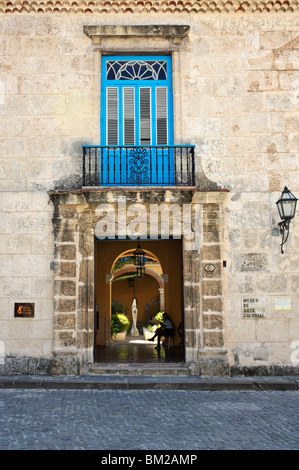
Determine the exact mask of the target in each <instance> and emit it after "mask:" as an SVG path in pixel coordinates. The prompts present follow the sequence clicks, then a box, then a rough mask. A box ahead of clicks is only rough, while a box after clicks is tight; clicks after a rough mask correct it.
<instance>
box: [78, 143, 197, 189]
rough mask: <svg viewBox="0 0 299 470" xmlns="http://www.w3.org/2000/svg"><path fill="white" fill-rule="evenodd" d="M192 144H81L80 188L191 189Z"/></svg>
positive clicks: (192, 170) (193, 181) (193, 163)
mask: <svg viewBox="0 0 299 470" xmlns="http://www.w3.org/2000/svg"><path fill="white" fill-rule="evenodd" d="M194 147H195V146H194V145H189V146H185V145H173V146H157V147H155V146H124V147H119V146H115V147H114V146H106V147H104V146H99V145H94V146H90V145H83V175H82V176H83V181H82V186H83V187H95V186H194V185H195V162H194Z"/></svg>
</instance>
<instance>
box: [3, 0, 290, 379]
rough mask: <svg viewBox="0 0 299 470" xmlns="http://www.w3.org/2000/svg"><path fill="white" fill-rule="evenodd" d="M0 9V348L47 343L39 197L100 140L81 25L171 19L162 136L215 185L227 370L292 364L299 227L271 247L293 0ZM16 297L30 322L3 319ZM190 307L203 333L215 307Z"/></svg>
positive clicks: (48, 280)
mask: <svg viewBox="0 0 299 470" xmlns="http://www.w3.org/2000/svg"><path fill="white" fill-rule="evenodd" d="M4 3H5V2H2V3H1V5H0V7H1V17H0V191H1V193H0V204H1V205H0V207H1V218H0V260H1V261H0V332H1V333H0V340H1V341H3V342H4V343H5V352H6V354H8V355H10V356H13V355H16V356H24V355H26V356H32V357H50V355H51V351H52V350H53V344H54V343H53V341H54V338H53V335H54V333H53V322H54V313H53V312H54V310H53V298H54V295H55V292H54V285H53V271H52V269H51V262H53V260H54V249H55V247H54V237H53V225H52V218H53V205H52V203H51V202H49V201H50V200H49V197H48V193H47V192H48V191H50V190H55V189H78V188H79V187H80V182H81V158H82V152H81V145H82V144H93V143H94V144H99V142H100V137H99V136H100V74H99V72H100V52H101V45H100V44H99V45H98V46H95V45H94V44H93V43H92V40H91V39H90V38H89V37H88V36H87V35H86V34H84V32H83V27H84V26H86V25H111V24H115V25H130V24H134V25H138V24H140V25H142V24H143V25H150V24H169V25H172V24H175V25H189V26H190V31H189V34H188V36H187V37H186V38H184V40H183V42H182V44H181V46H180V52H179V54H177V53H174V56H173V59H174V60H173V63H174V75H173V81H174V127H175V137H176V142H175V143H177V144H195V145H196V159H197V160H196V169H197V173H198V182H199V185H200V188H201V189H203V190H205V189H209V188H210V187H212V186H213V185H214V186H213V187H215V184H216V185H217V186H218V188H221V189H227V190H229V194H228V195H227V198H226V202H225V207H224V212H223V213H224V217H225V221H224V239H223V240H221V243H222V253H223V254H222V256H223V259H221V260H218V258H217V263H218V264H217V268H220V267H221V279H222V281H223V286H222V301H223V304H222V305H221V307H222V309H223V311H222V312H219V308H220V307H219V306H217V312H218V314H219V313H221V315H222V314H223V324H224V346H223V347H225V348H226V350H227V351H228V356H229V361H230V365H231V368H232V370H233V368H234V367H235V368H239V370H240V369H242V368H245V367H255V366H262V367H269V366H273V365H292V362H291V353H292V349H291V344H292V342H293V341H296V340H299V321H298V314H299V313H298V310H297V305H298V300H299V299H298V285H299V261H298V260H299V250H298V238H299V222H298V220H297V219H298V216H297V219H295V220H294V221H293V222H292V224H291V235H290V240H289V241H288V244H287V246H286V250H285V254H284V255H281V254H280V246H279V245H280V237H279V236H276V235H277V231H275V228H276V227H277V222H278V214H277V211H276V207H275V201H276V200H277V199H278V198H279V195H280V193H281V191H282V190H283V188H284V186H285V185H287V186H288V187H289V189H290V190H291V191H292V192H293V193H294V194H295V195H297V197H298V195H299V178H298V142H299V138H298V122H299V120H298V73H299V72H298V42H299V40H298V29H299V22H298V13H296V8H297V7H296V5H295V3H294V2H293V3H292V7H291V6H290V7H289V8H286V10H287V11H284V9H283V8H282V7H281V8H278V7H277V9H276V10H277V11H276V10H275V9H273V8H272V7H271V8H269V9H268V10H271V11H263V9H262V8H260V9H259V11H257V10H256V8H253V9H251V10H252V12H251V11H250V8H248V9H247V11H245V7H244V8H241V10H243V11H240V8H239V10H238V9H236V8H232V9H231V10H230V9H229V8H222V7H221V9H220V10H221V11H218V12H217V11H214V10H213V9H212V8H208V9H205V8H201V7H200V2H188V5H189V4H190V5H191V4H192V5H193V4H194V8H193V7H192V5H191V6H190V5H189V6H188V8H187V7H186V8H185V7H182V5H181V4H183V3H184V2H176V3H175V5H176V6H175V7H174V6H173V5H174V2H168V3H169V5H168V7H167V5H166V3H167V2H153V3H155V6H153V5H152V4H151V7H150V8H149V7H148V5H149V2H138V6H137V3H136V2H131V4H132V5H133V4H134V5H135V3H136V5H135V7H136V8H135V7H134V8H135V9H134V8H133V6H132V5H131V7H132V8H131V9H127V10H126V9H124V8H122V7H121V5H120V4H121V2H110V3H109V5H110V6H109V8H108V7H106V9H105V8H104V2H95V3H94V4H93V5H94V6H93V5H89V6H88V8H85V9H84V8H79V7H78V8H77V7H76V8H73V10H72V9H71V8H70V5H69V4H66V6H65V9H63V8H62V7H61V5H60V6H59V7H57V9H56V10H55V7H54V6H53V5H54V3H53V2H49V8H48V10H47V11H45V12H43V13H42V9H43V8H44V6H41V7H40V8H41V10H40V12H39V8H38V7H37V5H38V4H39V3H40V2H34V5H33V6H32V8H31V9H30V8H29V6H28V5H29V4H30V2H25V3H26V5H25V6H24V5H23V7H21V3H20V2H9V3H10V5H8V6H7V5H6V6H4ZM14 3H15V9H14V8H12V7H11V4H14ZM60 3H61V4H63V3H64V2H60ZM146 3H147V4H148V5H147V7H146V5H145V4H146ZM284 3H286V2H284ZM112 4H113V5H112ZM172 4H173V5H172ZM159 5H160V6H159ZM112 7H113V8H112ZM189 7H190V8H189ZM191 7H192V8H191ZM136 9H137V10H136ZM228 10H230V12H228ZM167 44H168V42H165V44H164V46H163V47H164V48H166V47H168V46H167ZM107 47H108V46H107ZM109 47H110V48H111V50H112V51H114V52H115V51H118V52H119V51H127V50H126V47H127V46H126V40H125V39H121V40H119V41H113V40H112V41H111V42H110V46H109ZM173 47H174V49H173V50H175V41H174V46H173ZM136 48H138V52H140V50H142V51H144V52H155V53H157V52H162V53H165V52H167V50H165V49H162V50H161V42H159V41H158V40H157V41H155V40H154V39H151V40H150V41H143V42H142V41H138V42H136ZM130 52H132V50H130ZM171 52H173V51H171ZM203 175H204V176H203ZM72 261H73V260H72ZM223 262H226V266H224V265H223ZM219 272H220V269H219ZM249 296H250V297H251V298H257V297H258V298H263V299H264V302H265V318H262V319H248V318H247V319H244V318H242V299H243V298H245V297H249ZM279 299H285V300H289V301H290V306H291V307H290V309H289V310H277V309H275V301H276V300H279ZM25 300H28V302H29V301H30V302H35V318H34V319H26V320H25V319H16V318H14V317H13V304H14V303H15V302H18V301H25ZM204 304H205V324H207V321H208V320H209V322H210V323H209V329H211V320H213V326H215V328H213V330H214V333H215V335H216V333H217V328H218V326H217V325H218V323H217V322H218V319H217V318H216V317H215V318H214V317H213V318H212V313H211V312H213V311H214V310H213V309H214V308H215V306H214V307H213V308H211V309H210V310H209V308H208V307H207V306H208V305H211V301H209V298H208V296H207V298H205V299H204ZM221 323H222V322H221ZM223 324H221V328H223ZM215 335H214V336H215Z"/></svg>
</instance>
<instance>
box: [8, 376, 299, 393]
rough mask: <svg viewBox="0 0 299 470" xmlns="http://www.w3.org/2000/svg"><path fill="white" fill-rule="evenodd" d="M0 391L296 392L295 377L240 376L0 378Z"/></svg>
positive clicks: (296, 381)
mask: <svg viewBox="0 0 299 470" xmlns="http://www.w3.org/2000/svg"><path fill="white" fill-rule="evenodd" d="M0 389H1V390H4V389H40V390H190V391H192V390H194V391H196V390H198V391H233V390H235V391H269V390H273V391H298V390H299V377H298V378H297V377H292V378H290V377H287V378H282V377H281V378H278V377H275V378H273V377H272V378H269V377H252V378H250V379H249V378H247V377H242V378H235V379H234V378H228V379H221V378H215V379H204V378H199V377H172V376H171V377H170V376H146V377H145V376H138V377H136V376H123V375H119V376H111V375H109V376H101V377H100V378H99V377H93V376H83V377H82V376H80V377H44V376H40V377H36V376H34V377H32V376H30V377H26V376H13V377H12V376H2V377H0Z"/></svg>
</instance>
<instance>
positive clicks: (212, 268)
mask: <svg viewBox="0 0 299 470" xmlns="http://www.w3.org/2000/svg"><path fill="white" fill-rule="evenodd" d="M204 270H205V271H206V272H207V273H212V272H213V271H215V266H214V265H213V264H206V265H205V267H204Z"/></svg>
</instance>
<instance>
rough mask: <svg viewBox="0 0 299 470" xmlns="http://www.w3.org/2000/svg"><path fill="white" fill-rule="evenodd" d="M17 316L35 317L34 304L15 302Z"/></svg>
mask: <svg viewBox="0 0 299 470" xmlns="http://www.w3.org/2000/svg"><path fill="white" fill-rule="evenodd" d="M15 317H17V318H33V317H34V304H29V303H16V304H15Z"/></svg>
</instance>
